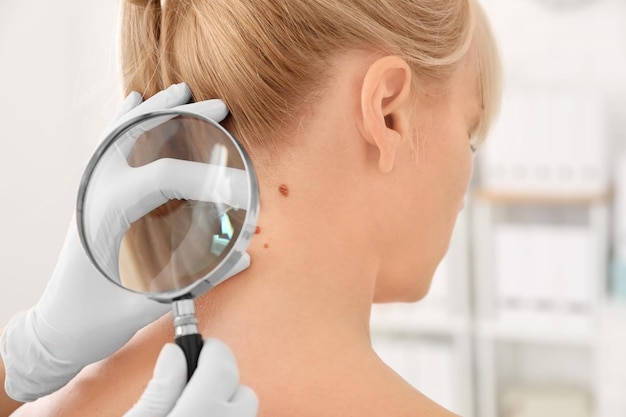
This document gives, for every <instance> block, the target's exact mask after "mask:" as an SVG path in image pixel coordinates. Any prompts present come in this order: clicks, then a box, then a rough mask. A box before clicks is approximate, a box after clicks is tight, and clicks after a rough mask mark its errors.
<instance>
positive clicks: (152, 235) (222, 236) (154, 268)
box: [83, 114, 251, 293]
mask: <svg viewBox="0 0 626 417" xmlns="http://www.w3.org/2000/svg"><path fill="white" fill-rule="evenodd" d="M183 161H191V162H194V163H189V162H184V163H183ZM249 174H250V172H249V171H248V170H247V164H246V161H245V158H244V156H243V155H242V152H241V151H240V149H239V148H238V145H236V143H235V142H234V140H233V139H232V137H231V136H230V135H228V133H227V132H226V131H225V130H224V129H222V128H221V127H220V126H219V125H217V124H215V123H212V122H209V121H208V120H206V119H203V118H199V117H194V116H192V115H172V114H169V115H161V116H154V115H152V116H147V117H146V118H145V119H144V120H140V121H138V122H137V123H135V124H133V125H132V126H130V127H128V128H127V129H126V130H125V131H123V132H121V133H120V134H119V135H118V136H117V138H116V139H115V140H113V141H111V142H110V145H109V146H108V147H106V148H105V149H104V150H103V151H102V154H101V155H100V157H99V159H98V162H97V163H96V164H95V166H94V168H93V171H92V173H91V176H90V178H89V183H88V186H87V188H86V191H85V196H84V202H83V227H84V229H85V230H84V231H83V238H84V239H85V241H86V246H87V247H88V252H89V253H90V256H91V257H92V259H93V261H94V262H95V264H96V265H97V266H98V267H99V268H100V269H101V271H103V272H104V273H105V275H106V276H107V277H108V278H109V279H111V280H112V281H114V282H116V283H117V284H118V285H121V286H122V287H125V288H127V289H130V290H133V291H136V292H144V293H146V292H147V293H165V292H172V291H176V290H179V289H183V288H186V287H189V286H191V285H193V284H194V283H195V282H197V281H198V280H202V279H203V278H206V276H207V275H209V274H210V273H211V272H212V271H214V270H216V269H217V268H218V266H219V265H220V264H221V263H222V262H223V261H224V259H225V257H227V255H228V254H229V253H230V252H231V250H232V249H233V246H234V245H235V243H236V242H237V240H238V238H239V236H240V234H241V233H242V230H244V224H245V223H246V220H247V217H248V216H247V215H248V205H249V203H250V201H249V200H250V197H249V196H250V187H251V183H250V175H249ZM145 213H148V214H145ZM120 222H121V224H120ZM124 223H125V224H124ZM129 226H130V228H129ZM117 230H125V233H120V234H118V233H116V231H117ZM118 248H119V250H118Z"/></svg>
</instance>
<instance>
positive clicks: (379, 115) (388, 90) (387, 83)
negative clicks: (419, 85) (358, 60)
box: [361, 56, 411, 173]
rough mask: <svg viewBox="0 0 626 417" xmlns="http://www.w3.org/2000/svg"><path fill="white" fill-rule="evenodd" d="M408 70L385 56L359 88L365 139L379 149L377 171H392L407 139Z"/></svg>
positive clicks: (406, 66) (392, 57)
mask: <svg viewBox="0 0 626 417" xmlns="http://www.w3.org/2000/svg"><path fill="white" fill-rule="evenodd" d="M410 109H411V69H410V68H409V65H408V64H407V62H406V61H405V60H404V59H402V58H400V57H398V56H386V57H384V58H381V59H379V60H377V61H375V62H374V63H373V64H371V65H370V67H369V68H368V70H367V72H366V74H365V77H364V78H363V85H362V87H361V112H362V117H363V119H362V120H363V126H362V128H363V133H364V135H365V139H366V140H367V141H368V142H369V143H371V144H372V145H374V146H376V147H377V148H378V151H379V153H380V156H379V159H378V169H379V170H380V171H381V172H382V173H388V172H390V171H391V170H392V169H393V166H394V163H395V159H396V153H397V152H398V150H399V145H400V143H401V142H402V139H403V138H408V136H409V117H410Z"/></svg>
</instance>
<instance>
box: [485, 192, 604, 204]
mask: <svg viewBox="0 0 626 417" xmlns="http://www.w3.org/2000/svg"><path fill="white" fill-rule="evenodd" d="M474 195H475V197H476V198H478V199H480V200H484V201H487V202H490V203H494V204H517V205H546V206H588V205H592V204H602V203H607V202H608V201H609V200H610V199H611V192H610V191H608V190H607V191H603V192H598V193H571V194H568V193H563V194H547V193H546V194H543V193H517V192H505V191H497V190H490V189H487V188H477V189H476V190H475V193H474Z"/></svg>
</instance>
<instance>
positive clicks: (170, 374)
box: [124, 339, 258, 417]
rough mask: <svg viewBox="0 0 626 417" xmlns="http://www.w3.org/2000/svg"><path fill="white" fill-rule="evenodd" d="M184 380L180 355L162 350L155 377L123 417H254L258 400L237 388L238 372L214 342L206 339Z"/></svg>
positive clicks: (230, 355) (175, 348)
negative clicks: (190, 374) (188, 377)
mask: <svg viewBox="0 0 626 417" xmlns="http://www.w3.org/2000/svg"><path fill="white" fill-rule="evenodd" d="M186 380H187V362H186V360H185V355H184V354H183V351H182V350H181V349H180V348H179V347H178V346H176V345H174V344H172V343H169V344H167V345H165V346H164V347H163V349H162V350H161V354H160V355H159V359H158V360H157V364H156V366H155V368H154V375H153V377H152V380H151V381H150V383H149V384H148V387H147V388H146V390H145V391H144V393H143V395H142V396H141V399H140V400H139V401H138V402H137V403H136V404H135V406H134V407H133V408H132V409H131V410H130V411H129V412H128V413H126V414H125V415H124V417H187V416H193V417H205V416H206V417H255V416H256V415H257V411H258V399H257V397H256V394H255V393H254V391H252V389H250V388H249V387H246V386H243V385H240V384H239V371H238V369H237V363H236V361H235V357H234V355H233V353H232V352H231V350H230V349H229V348H228V346H226V345H225V344H224V343H222V342H221V341H219V340H217V339H207V340H205V342H204V347H203V348H202V351H201V352H200V358H199V361H198V368H197V369H196V371H195V373H194V374H193V376H192V377H191V379H190V380H189V383H187V384H186V385H185V382H186Z"/></svg>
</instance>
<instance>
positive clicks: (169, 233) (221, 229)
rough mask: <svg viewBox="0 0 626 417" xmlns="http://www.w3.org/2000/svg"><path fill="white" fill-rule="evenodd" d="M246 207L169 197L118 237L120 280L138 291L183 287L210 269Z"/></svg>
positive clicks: (234, 237) (220, 257) (232, 236)
mask: <svg viewBox="0 0 626 417" xmlns="http://www.w3.org/2000/svg"><path fill="white" fill-rule="evenodd" d="M245 213H246V212H245V210H234V209H232V208H230V207H226V206H224V205H222V204H214V203H206V202H198V201H170V202H168V203H167V204H165V205H163V206H161V207H159V208H158V209H156V210H154V211H153V212H152V213H150V214H149V215H147V216H144V217H143V218H141V219H140V220H138V221H137V222H135V223H133V224H132V225H131V228H130V230H129V231H128V232H127V233H126V235H125V236H124V239H123V240H122V247H121V251H120V275H121V280H122V285H123V286H124V287H126V288H129V289H132V290H134V291H140V292H164V291H171V290H174V289H180V288H184V287H187V286H189V285H191V284H193V283H194V282H196V281H197V280H199V279H202V278H203V277H204V276H205V275H206V274H208V273H209V272H211V271H212V270H213V269H215V267H216V266H217V265H219V263H220V262H221V261H222V260H223V259H224V257H225V256H226V255H227V254H228V253H229V251H230V249H231V247H232V244H233V243H234V242H235V241H236V240H237V237H238V236H239V232H240V230H241V225H242V222H243V219H244V218H245Z"/></svg>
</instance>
